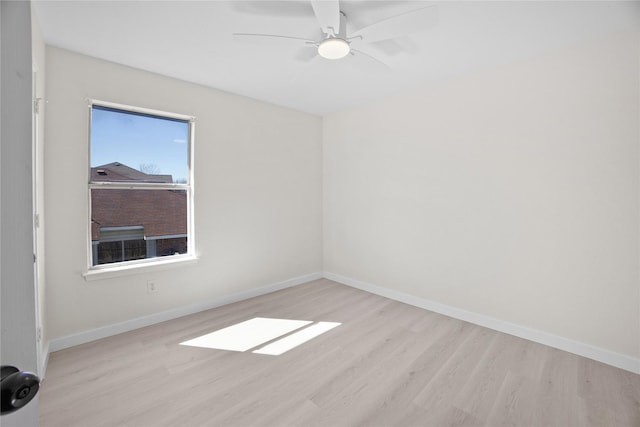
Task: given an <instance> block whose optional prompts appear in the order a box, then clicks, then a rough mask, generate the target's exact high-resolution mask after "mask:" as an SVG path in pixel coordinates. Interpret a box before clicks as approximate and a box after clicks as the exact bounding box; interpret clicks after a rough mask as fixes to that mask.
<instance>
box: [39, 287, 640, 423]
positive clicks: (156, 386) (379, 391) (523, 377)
mask: <svg viewBox="0 0 640 427" xmlns="http://www.w3.org/2000/svg"><path fill="white" fill-rule="evenodd" d="M254 317H271V318H283V319H293V320H310V321H313V322H318V321H330V322H340V323H341V325H340V326H338V327H336V328H334V329H332V330H330V331H328V332H326V333H324V334H322V335H320V336H319V337H316V338H314V339H313V340H311V341H309V342H307V343H304V344H302V345H300V346H298V347H296V348H294V349H292V350H290V351H288V352H286V353H284V354H282V355H280V356H270V355H264V354H255V353H252V352H251V351H246V352H235V351H225V350H216V349H210V348H198V347H190V346H182V345H180V343H181V342H183V341H186V340H188V339H192V338H195V337H197V336H200V335H203V334H207V333H210V332H213V331H215V330H219V329H222V328H225V327H228V326H231V325H233V324H236V323H239V322H242V321H245V320H249V319H252V318H254ZM40 425H41V426H43V427H48V426H65V427H75V426H78V427H80V426H81V427H85V426H91V427H93V426H132V427H133V426H135V427H147V426H148V427H156V426H334V427H335V426H440V425H459V426H481V425H485V426H501V425H505V426H506V425H510V426H513V425H518V426H520V425H522V426H534V425H535V426H562V427H565V426H596V425H598V426H599V425H615V426H635V427H638V426H640V376H638V375H635V374H632V373H630V372H626V371H622V370H620V369H616V368H613V367H611V366H607V365H604V364H601V363H598V362H595V361H592V360H588V359H585V358H581V357H579V356H576V355H573V354H569V353H566V352H562V351H559V350H555V349H552V348H549V347H546V346H543V345H540V344H536V343H533V342H530V341H527V340H523V339H520V338H516V337H513V336H510V335H506V334H502V333H498V332H495V331H492V330H489V329H486V328H482V327H479V326H475V325H472V324H469V323H466V322H463V321H460V320H456V319H452V318H448V317H446V316H442V315H439V314H436V313H433V312H429V311H426V310H422V309H419V308H416V307H413V306H409V305H406V304H402V303H399V302H396V301H391V300H388V299H386V298H382V297H380V296H377V295H372V294H369V293H367V292H363V291H360V290H357V289H353V288H350V287H346V286H343V285H340V284H337V283H335V282H331V281H329V280H326V279H321V280H317V281H313V282H310V283H306V284H303V285H300V286H296V287H294V288H290V289H285V290H282V291H278V292H274V293H271V294H267V295H263V296H260V297H256V298H252V299H249V300H245V301H239V302H236V303H233V304H228V305H225V306H222V307H218V308H215V309H212V310H207V311H204V312H201V313H196V314H194V315H190V316H185V317H183V318H179V319H174V320H171V321H168V322H163V323H160V324H157V325H153V326H149V327H146V328H141V329H138V330H135V331H131V332H127V333H124V334H121V335H118V336H114V337H109V338H105V339H102V340H99V341H95V342H92V343H87V344H84V345H80V346H77V347H74V348H70V349H66V350H62V351H59V352H55V353H52V354H51V357H50V360H49V367H48V370H47V373H46V377H45V379H44V381H43V382H42V386H41V395H40Z"/></svg>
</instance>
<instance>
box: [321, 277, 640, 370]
mask: <svg viewBox="0 0 640 427" xmlns="http://www.w3.org/2000/svg"><path fill="white" fill-rule="evenodd" d="M323 276H324V277H325V278H327V279H329V280H333V281H334V282H338V283H342V284H343V285H347V286H351V287H353V288H357V289H361V290H363V291H367V292H371V293H372V294H376V295H380V296H383V297H386V298H389V299H392V300H395V301H400V302H403V303H405V304H409V305H413V306H416V307H420V308H424V309H426V310H429V311H433V312H436V313H440V314H444V315H445V316H449V317H453V318H455V319H460V320H464V321H466V322H469V323H473V324H475V325H479V326H484V327H486V328H489V329H493V330H496V331H499V332H504V333H506V334H510V335H514V336H516V337H520V338H524V339H527V340H529V341H533V342H537V343H540V344H544V345H547V346H549V347H553V348H557V349H559V350H564V351H568V352H569V353H573V354H577V355H579V356H583V357H587V358H589V359H593V360H597V361H598V362H602V363H606V364H607V365H611V366H615V367H616V368H621V369H624V370H627V371H630V372H633V373H636V374H640V358H634V357H631V356H627V355H624V354H620V353H616V352H613V351H610V350H606V349H603V348H599V347H595V346H592V345H590V344H585V343H582V342H579V341H574V340H572V339H569V338H565V337H561V336H558V335H554V334H550V333H548V332H544V331H540V330H537V329H533V328H529V327H527V326H522V325H518V324H515V323H510V322H506V321H504V320H500V319H495V318H493V317H489V316H485V315H483V314H478V313H474V312H471V311H466V310H462V309H459V308H456V307H452V306H449V305H445V304H440V303H438V302H435V301H431V300H428V299H425V298H420V297H416V296H414V295H409V294H405V293H403V292H399V291H395V290H392V289H388V288H383V287H380V286H376V285H372V284H369V283H365V282H362V281H359V280H355V279H351V278H349V277H344V276H341V275H339V274H334V273H330V272H325V273H324V274H323Z"/></svg>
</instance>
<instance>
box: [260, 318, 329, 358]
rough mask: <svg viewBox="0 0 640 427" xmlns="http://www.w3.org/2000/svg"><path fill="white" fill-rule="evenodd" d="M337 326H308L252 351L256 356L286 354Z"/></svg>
mask: <svg viewBox="0 0 640 427" xmlns="http://www.w3.org/2000/svg"><path fill="white" fill-rule="evenodd" d="M339 325H340V323H336V322H318V323H316V324H314V325H311V326H309V327H308V328H304V329H302V330H300V331H298V332H294V333H293V334H291V335H287V336H286V337H284V338H281V339H279V340H278V341H275V342H272V343H271V344H267V345H265V346H264V347H262V348H260V349H258V350H254V351H253V352H254V353H258V354H270V355H272V356H279V355H281V354H282V353H286V352H287V351H289V350H291V349H292V348H295V347H297V346H299V345H300V344H304V343H306V342H307V341H309V340H312V339H314V338H315V337H317V336H319V335H322V334H324V333H325V332H327V331H330V330H331V329H333V328H335V327H336V326H339Z"/></svg>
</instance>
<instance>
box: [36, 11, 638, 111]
mask: <svg viewBox="0 0 640 427" xmlns="http://www.w3.org/2000/svg"><path fill="white" fill-rule="evenodd" d="M428 5H435V7H436V8H437V15H438V23H437V25H436V26H435V27H433V28H430V29H427V30H424V31H420V32H417V33H413V34H411V35H407V36H403V37H400V38H397V39H394V40H390V41H384V42H378V43H376V44H371V45H364V46H362V48H361V49H362V50H366V52H367V53H369V54H371V55H373V56H375V57H376V58H378V59H380V60H382V61H383V62H384V63H386V64H387V65H388V66H389V67H390V70H387V69H386V68H384V67H382V66H380V65H378V64H377V63H375V62H373V61H371V60H369V59H367V58H366V57H363V56H348V57H347V58H344V59H341V60H335V61H331V60H326V59H323V58H320V57H316V58H315V59H312V60H310V58H311V56H310V55H309V53H311V55H313V53H314V50H313V48H308V47H307V48H305V47H297V46H293V45H291V44H290V43H282V41H281V42H274V43H258V42H255V41H247V40H238V38H237V37H234V36H233V35H232V33H234V32H245V33H270V34H280V35H289V36H294V37H302V38H311V39H314V40H315V39H318V38H319V36H320V30H319V25H318V23H317V20H316V18H315V16H314V13H313V9H312V7H311V4H310V3H309V1H305V0H299V1H293V0H292V1H237V0H236V1H194V2H191V1H89V0H85V1H34V2H33V9H34V12H35V15H36V19H37V21H38V23H39V26H40V29H41V31H42V33H43V36H44V39H45V42H46V43H47V44H49V45H53V46H58V47H62V48H65V49H69V50H72V51H76V52H80V53H83V54H86V55H90V56H94V57H97V58H102V59H106V60H109V61H113V62H117V63H121V64H125V65H129V66H131V67H135V68H140V69H143V70H148V71H153V72H156V73H159V74H163V75H166V76H171V77H175V78H178V79H182V80H187V81H191V82H195V83H199V84H202V85H205V86H210V87H214V88H217V89H221V90H224V91H228V92H232V93H237V94H240V95H245V96H248V97H251V98H256V99H260V100H263V101H267V102H270V103H273V104H277V105H282V106H286V107H290V108H293V109H296V110H301V111H305V112H309V113H313V114H319V115H324V114H327V113H331V112H335V111H339V110H343V109H346V108H351V107H356V106H359V105H363V104H366V103H368V102H371V101H373V100H378V99H382V98H384V97H387V96H390V95H393V94H398V93H403V92H408V91H411V90H412V89H415V88H419V87H423V86H426V85H430V84H434V83H438V82H441V81H443V80H445V79H450V78H452V77H455V76H460V75H463V74H466V73H470V72H476V71H478V70H482V69H488V68H491V67H495V66H497V65H499V64H504V63H508V62H511V61H516V60H521V59H525V58H528V57H531V56H534V55H538V54H540V53H543V52H545V51H548V50H550V49H557V48H561V47H564V46H568V45H571V44H574V43H579V42H581V41H585V40H589V39H594V38H597V37H600V36H602V35H605V34H608V33H612V32H615V31H621V30H626V29H630V28H632V27H635V28H639V27H640V2H629V1H627V2H605V1H601V2H581V1H571V2H550V1H549V2H481V1H475V2H422V1H343V2H341V10H342V11H343V12H345V14H346V15H347V20H348V24H347V28H348V32H349V33H350V32H353V31H355V30H357V29H359V28H361V27H364V26H366V25H369V24H372V23H374V22H377V21H379V20H381V19H384V18H387V17H390V16H394V15H398V14H400V13H403V12H405V11H409V10H413V9H418V8H420V7H424V6H428Z"/></svg>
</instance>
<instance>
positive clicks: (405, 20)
mask: <svg viewBox="0 0 640 427" xmlns="http://www.w3.org/2000/svg"><path fill="white" fill-rule="evenodd" d="M310 1H311V6H312V8H313V12H314V14H315V16H316V19H317V20H318V23H319V24H320V29H321V30H322V37H321V38H320V39H319V40H311V39H307V38H301V37H292V36H288V35H278V34H254V33H234V34H233V35H234V36H236V37H241V38H256V39H272V40H273V39H279V40H290V41H292V42H294V43H297V44H298V45H300V46H306V47H312V48H315V49H317V53H318V55H319V56H321V57H323V58H326V59H331V60H336V59H340V58H344V57H346V56H347V55H363V56H366V57H369V58H370V59H373V60H374V61H376V62H378V63H380V64H382V65H384V66H385V67H386V64H384V63H383V62H382V61H380V60H379V59H377V58H375V57H373V56H372V55H370V54H368V53H365V52H363V51H362V50H360V49H358V47H359V46H360V45H361V44H363V43H375V42H379V41H384V40H389V39H393V38H396V37H400V36H403V35H406V34H410V33H413V32H416V31H419V30H424V29H427V28H431V27H433V26H435V24H436V23H437V20H438V13H437V8H436V7H435V6H433V5H431V6H427V7H422V8H419V9H415V10H411V11H409V12H405V13H402V14H399V15H395V16H391V17H389V18H386V19H383V20H381V21H378V22H376V23H374V24H371V25H368V26H366V27H364V28H360V29H359V30H357V31H354V32H351V33H350V34H347V16H346V15H345V13H344V12H342V11H341V10H340V2H339V0H310Z"/></svg>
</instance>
